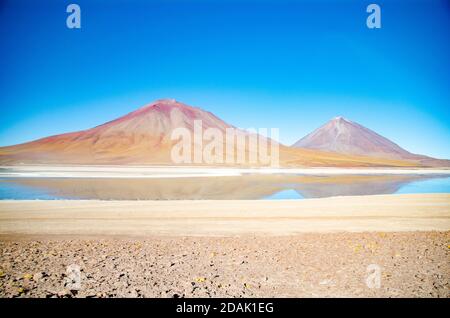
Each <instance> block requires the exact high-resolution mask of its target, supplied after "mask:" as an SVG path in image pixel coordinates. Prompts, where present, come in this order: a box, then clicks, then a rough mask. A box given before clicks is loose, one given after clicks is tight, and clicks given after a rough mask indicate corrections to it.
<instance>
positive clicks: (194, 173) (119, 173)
mask: <svg viewBox="0 0 450 318" xmlns="http://www.w3.org/2000/svg"><path fill="white" fill-rule="evenodd" d="M243 174H262V175H265V174H299V175H385V174H391V175H437V174H439V175H445V176H448V175H450V169H447V168H441V169H436V168H409V169H405V168H333V167H330V168H327V167H324V168H227V167H186V166H185V167H181V166H166V167H164V166H45V165H43V166H26V165H24V166H0V177H14V178H183V177H186V178H188V177H219V176H222V177H227V176H240V175H243Z"/></svg>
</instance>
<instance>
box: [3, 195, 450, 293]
mask: <svg viewBox="0 0 450 318" xmlns="http://www.w3.org/2000/svg"><path fill="white" fill-rule="evenodd" d="M449 202H450V195H449V194H404V195H374V196H355V197H334V198H322V199H306V200H277V201H261V200H239V201H238V200H216V201H214V200H205V201H197V200H196V201H95V200H87V201H76V200H72V201H63V200H56V201H8V200H4V201H1V202H0V248H1V257H0V296H1V297H446V298H448V297H450V292H449V281H450V280H449V279H450V265H449V264H450V262H449V260H450V259H449V253H450V204H449ZM71 265H76V266H79V269H80V282H81V285H80V287H76V288H74V287H73V285H71V281H70V279H69V277H71V276H70V272H67V268H68V266H71ZM370 266H376V268H378V269H379V273H380V281H379V282H380V284H379V285H377V286H375V287H374V286H373V285H372V286H371V287H372V288H370V287H369V285H367V283H366V281H367V279H368V277H369V276H370Z"/></svg>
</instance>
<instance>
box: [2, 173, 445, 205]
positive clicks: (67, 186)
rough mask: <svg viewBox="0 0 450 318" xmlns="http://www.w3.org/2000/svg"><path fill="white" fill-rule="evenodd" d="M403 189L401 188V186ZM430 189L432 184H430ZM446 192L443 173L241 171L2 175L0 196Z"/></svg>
mask: <svg viewBox="0 0 450 318" xmlns="http://www.w3.org/2000/svg"><path fill="white" fill-rule="evenodd" d="M402 189H406V190H405V191H402ZM430 189H431V190H430ZM397 192H401V193H428V192H444V193H448V192H450V178H449V177H448V176H438V175H435V176H429V175H428V176H420V175H376V176H373V175H372V176H368V175H340V176H336V175H334V176H304V175H303V176H302V175H251V174H249V175H243V176H227V177H193V178H140V179H131V178H130V179H125V178H122V179H121V178H98V179H94V178H3V179H0V199H44V200H45V199H85V200H92V199H97V200H233V199H235V200H257V199H301V198H323V197H330V196H350V195H374V194H392V193H397Z"/></svg>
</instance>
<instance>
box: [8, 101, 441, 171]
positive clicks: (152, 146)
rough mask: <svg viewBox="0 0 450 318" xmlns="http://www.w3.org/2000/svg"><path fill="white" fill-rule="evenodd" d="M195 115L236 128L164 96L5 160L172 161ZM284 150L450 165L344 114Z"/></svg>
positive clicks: (17, 149) (302, 159)
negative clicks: (178, 136) (177, 134)
mask: <svg viewBox="0 0 450 318" xmlns="http://www.w3.org/2000/svg"><path fill="white" fill-rule="evenodd" d="M194 120H201V121H202V126H203V129H206V128H217V129H219V130H220V131H221V132H225V129H226V128H234V126H232V125H230V124H228V123H226V122H224V121H223V120H221V119H220V118H218V117H216V116H215V115H214V114H212V113H210V112H207V111H204V110H202V109H200V108H197V107H191V106H188V105H185V104H183V103H180V102H178V101H176V100H173V99H162V100H157V101H155V102H153V103H151V104H148V105H146V106H144V107H142V108H139V109H137V110H135V111H133V112H131V113H129V114H127V115H125V116H122V117H120V118H118V119H115V120H112V121H110V122H107V123H105V124H102V125H99V126H96V127H94V128H91V129H87V130H82V131H77V132H71V133H65V134H60V135H55V136H50V137H46V138H42V139H38V140H35V141H31V142H27V143H23V144H18V145H13V146H7V147H0V164H4V165H12V164H118V165H121V164H128V165H132V164H163V165H171V164H172V161H171V157H170V151H171V149H172V147H173V145H174V144H175V143H176V141H173V140H171V133H172V131H173V129H175V128H179V127H183V128H186V129H187V130H188V131H191V132H192V131H193V129H194ZM246 152H248V149H246ZM279 152H280V164H281V165H282V166H296V167H300V166H335V167H353V166H354V167H369V166H383V167H386V166H393V167H414V166H450V161H449V160H438V159H434V158H430V157H426V156H422V155H416V154H412V153H410V152H408V151H406V150H404V149H403V148H401V147H400V146H398V145H396V144H395V143H393V142H392V141H389V140H388V139H386V138H384V137H382V136H380V135H378V134H377V133H375V132H373V131H371V130H369V129H367V128H365V127H363V126H361V125H359V124H357V123H354V122H352V121H350V120H348V119H345V118H342V117H336V118H334V119H332V120H331V121H329V122H328V123H326V124H325V125H323V126H322V127H320V128H318V129H317V130H315V131H314V132H312V133H311V134H309V135H307V136H306V137H304V138H302V139H300V140H299V141H298V142H296V143H295V144H294V145H293V146H291V147H288V146H285V145H281V144H280V148H279Z"/></svg>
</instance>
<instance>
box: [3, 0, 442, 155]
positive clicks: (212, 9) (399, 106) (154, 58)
mask: <svg viewBox="0 0 450 318" xmlns="http://www.w3.org/2000/svg"><path fill="white" fill-rule="evenodd" d="M372 2H375V3H378V4H380V6H381V8H382V16H381V17H382V28H381V29H377V30H370V29H368V28H367V27H366V24H365V21H366V18H367V15H368V14H367V13H366V6H367V5H368V4H370V3H372ZM69 3H77V4H79V5H80V7H81V18H82V28H81V29H80V30H74V29H68V28H67V27H66V22H65V21H66V17H67V15H68V14H67V13H66V6H67V5H68V4H69ZM0 30H1V31H0V32H1V36H0V48H1V50H0V70H1V71H0V88H1V94H0V107H1V116H0V146H5V145H10V144H15V143H20V142H25V141H29V140H33V139H36V138H40V137H44V136H48V135H52V134H58V133H63V132H68V131H74V130H80V129H86V128H90V127H93V126H96V125H98V124H101V123H103V122H106V121H109V120H111V119H114V118H116V117H119V116H121V115H123V114H125V113H127V112H130V111H132V110H134V109H136V108H138V107H140V106H142V105H144V104H147V103H149V102H151V101H153V100H155V99H159V98H175V99H177V100H180V101H182V102H185V103H187V104H190V105H194V106H199V107H201V108H203V109H205V110H208V111H211V112H213V113H215V114H216V115H217V116H219V117H220V118H222V119H223V120H225V121H227V122H229V123H231V124H233V125H235V126H239V127H242V128H250V127H254V128H260V127H267V128H271V127H277V128H280V140H281V141H282V142H284V143H286V144H292V143H294V142H295V141H296V140H297V139H299V138H301V137H303V136H304V135H305V134H307V133H309V132H310V131H312V130H313V129H315V128H317V127H318V126H320V125H322V124H323V123H325V122H326V121H327V120H329V119H330V118H332V117H335V116H337V115H342V116H344V117H347V118H349V119H351V120H353V121H356V122H359V123H361V124H362V125H364V126H366V127H368V128H370V129H373V130H375V131H376V132H378V133H380V134H382V135H384V136H386V137H388V138H390V139H391V140H393V141H395V142H396V143H398V144H399V145H401V146H402V147H404V148H406V149H407V150H409V151H412V152H416V153H423V154H427V155H431V156H435V157H441V158H450V147H449V140H450V105H449V101H450V87H449V86H450V85H449V84H450V58H449V57H450V41H449V38H450V37H449V30H450V5H449V4H448V1H433V0H428V1H426V0H423V1H398V0H397V1H375V0H373V1H358V0H355V1H332V0H329V1H325V0H321V1H251V0H247V1H237V0H232V1H206V0H196V1H188V0H185V1H175V0H166V1H95V0H89V1H75V0H72V1H58V0H54V1H48V0H47V1H45V0H44V1H39V2H37V1H20V0H10V1H1V2H0Z"/></svg>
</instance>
